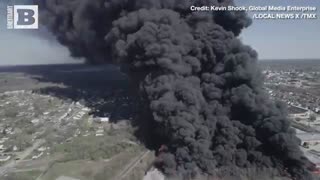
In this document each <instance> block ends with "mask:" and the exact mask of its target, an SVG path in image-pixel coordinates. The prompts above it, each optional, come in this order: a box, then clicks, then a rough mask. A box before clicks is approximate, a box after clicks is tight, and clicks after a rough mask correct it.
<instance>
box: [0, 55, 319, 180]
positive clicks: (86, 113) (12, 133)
mask: <svg viewBox="0 0 320 180" xmlns="http://www.w3.org/2000/svg"><path fill="white" fill-rule="evenodd" d="M279 63H280V64H279ZM314 63H318V64H316V65H315V64H314ZM29 68H30V67H29ZM41 68H42V67H37V68H30V69H33V70H30V71H29V70H26V69H28V68H21V69H19V67H15V68H2V69H0V83H1V86H0V87H1V88H0V155H1V156H0V164H1V166H0V176H1V179H4V180H34V179H36V180H67V179H70V180H71V179H72V180H73V179H74V180H100V179H115V180H118V179H130V180H134V179H137V180H138V179H141V178H142V177H143V176H144V175H145V173H146V171H148V170H150V165H151V164H152V161H153V160H154V153H152V152H150V151H149V150H147V149H146V148H145V147H144V146H143V145H141V144H140V143H139V141H138V140H136V137H135V136H134V135H133V132H134V128H133V127H131V125H130V120H131V119H132V118H133V113H132V112H133V111H134V106H133V105H132V102H134V100H133V98H132V97H130V96H129V95H128V92H126V91H124V89H125V88H123V86H122V85H119V84H114V82H115V81H116V80H117V79H116V78H115V77H108V78H109V80H107V81H108V82H105V83H104V84H105V85H106V86H108V88H107V89H101V91H99V90H97V89H99V87H96V88H93V87H94V85H92V86H91V89H85V88H84V87H85V86H81V85H79V84H78V83H75V84H72V83H74V82H73V79H72V78H75V79H76V78H78V77H79V76H82V75H83V74H85V73H86V72H90V71H100V69H94V68H93V69H92V68H91V69H88V68H86V67H85V66H79V67H76V69H78V71H77V72H78V73H81V74H82V75H79V74H77V73H76V72H75V73H74V74H73V76H74V77H72V76H70V77H69V79H68V81H66V82H63V81H60V79H59V78H57V76H55V75H54V76H51V75H52V74H51V75H50V77H49V76H48V77H44V73H43V72H42V71H41ZM46 68H47V67H46ZM46 68H44V69H46ZM34 69H37V70H36V71H34ZM53 69H55V68H53ZM56 69H61V67H59V68H56ZM261 69H262V70H263V74H264V76H265V79H266V80H265V88H266V92H267V93H269V95H270V96H271V97H272V98H273V99H274V100H279V101H282V102H283V103H285V104H287V107H288V108H287V109H288V113H289V116H288V118H290V119H291V120H292V126H293V128H295V129H296V132H297V136H298V138H300V139H301V149H302V151H303V152H304V153H305V155H306V156H307V157H308V158H309V159H310V160H311V161H312V162H313V163H315V164H316V165H317V166H319V168H320V109H319V108H320V92H319V91H317V89H319V88H320V81H319V79H320V78H319V77H320V73H319V72H320V65H319V62H310V63H309V64H308V63H299V62H291V61H289V62H274V61H270V62H263V63H261ZM71 70H72V67H69V66H68V67H66V69H64V71H62V70H61V71H59V72H58V73H59V74H60V76H61V79H63V77H66V76H65V75H66V73H67V72H69V71H71ZM44 72H47V70H44ZM50 73H53V72H49V73H48V74H50ZM104 73H105V72H102V74H104ZM85 76H86V75H83V77H85ZM52 77H54V78H52ZM80 79H81V78H80ZM110 79H111V80H110ZM78 81H80V80H78ZM81 81H83V80H81ZM70 82H72V83H70ZM90 82H92V81H90ZM79 83H83V82H79ZM98 84H101V83H100V82H99V83H98ZM153 172H154V173H157V174H160V173H159V172H158V171H156V170H155V171H153ZM315 173H317V172H315ZM148 176H152V175H150V173H148V174H147V175H146V177H145V178H146V179H148ZM158 176H159V175H158Z"/></svg>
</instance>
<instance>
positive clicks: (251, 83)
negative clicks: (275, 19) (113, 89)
mask: <svg viewBox="0 0 320 180" xmlns="http://www.w3.org/2000/svg"><path fill="white" fill-rule="evenodd" d="M36 3H37V4H39V5H40V6H41V9H42V11H41V14H40V16H41V18H43V19H42V22H43V23H44V24H45V25H46V26H47V27H48V29H50V31H52V32H53V34H55V35H56V37H57V39H58V40H59V42H61V43H62V44H63V45H65V46H67V47H68V48H69V49H70V52H71V54H72V56H74V57H85V58H86V59H87V61H88V62H90V63H94V64H97V63H114V64H119V65H120V66H121V67H122V70H123V71H124V72H126V73H127V74H128V75H129V76H130V77H133V78H132V79H133V82H135V83H136V86H137V88H138V89H139V93H140V95H141V99H142V100H141V102H143V104H142V106H144V108H145V109H146V110H147V111H146V114H144V115H143V116H144V117H145V119H144V120H143V121H142V123H143V124H141V126H146V127H147V128H146V129H149V133H150V134H149V135H146V136H149V137H152V138H151V140H152V141H153V142H156V144H158V146H160V145H164V146H166V151H164V152H163V153H161V154H159V159H160V161H161V164H162V166H161V167H162V170H163V171H164V172H165V173H166V174H168V175H176V176H181V177H183V179H188V178H190V177H194V176H195V175H197V174H206V175H208V176H212V177H213V176H223V174H224V175H226V174H227V175H232V174H235V175H237V173H238V171H239V169H240V170H241V169H264V168H271V169H275V170H276V171H277V173H278V174H279V175H283V176H287V177H292V178H294V179H299V180H304V179H306V180H308V179H311V174H310V172H309V170H308V167H310V166H311V163H310V162H309V161H308V160H307V159H306V158H305V157H304V156H303V154H302V152H301V151H300V149H299V140H298V139H297V138H296V136H295V132H294V131H293V130H292V129H291V128H290V123H289V120H288V119H287V114H286V111H285V110H284V108H283V107H282V106H281V105H279V104H278V103H274V102H272V101H270V100H269V99H268V96H267V95H266V94H265V92H264V91H263V88H262V82H263V81H262V77H261V74H260V71H259V69H258V68H257V62H256V61H257V54H256V52H255V51H254V50H252V49H251V48H250V47H248V46H245V45H243V44H242V43H241V42H240V40H239V39H238V38H237V36H238V35H239V34H240V33H241V30H242V29H243V28H245V27H248V26H249V25H250V24H251V20H250V19H249V18H248V17H247V16H246V14H245V13H244V12H227V11H224V12H191V11H190V6H191V5H197V6H201V5H215V6H227V5H233V1H232V0H201V1H200V0H199V1H191V0H43V1H37V2H36ZM219 170H223V173H222V175H221V174H220V175H219V173H218V171H219Z"/></svg>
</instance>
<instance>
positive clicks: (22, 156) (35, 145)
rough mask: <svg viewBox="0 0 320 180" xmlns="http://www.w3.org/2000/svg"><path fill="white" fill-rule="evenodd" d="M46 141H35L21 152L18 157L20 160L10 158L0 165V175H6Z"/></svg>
mask: <svg viewBox="0 0 320 180" xmlns="http://www.w3.org/2000/svg"><path fill="white" fill-rule="evenodd" d="M44 142H45V141H44V140H36V142H35V143H33V145H32V146H31V147H29V148H27V149H26V150H24V151H23V152H21V153H19V155H17V157H16V158H19V160H14V159H12V160H10V161H9V162H7V163H6V164H4V165H3V166H1V167H0V177H1V176H3V175H5V174H6V173H7V172H9V171H10V170H11V169H13V168H14V167H15V166H16V165H17V164H19V163H20V162H21V161H23V159H25V158H26V157H28V156H29V155H30V154H31V153H32V152H33V151H34V150H35V149H38V147H39V146H41V145H42V144H43V143H44Z"/></svg>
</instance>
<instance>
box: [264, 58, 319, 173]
mask: <svg viewBox="0 0 320 180" xmlns="http://www.w3.org/2000/svg"><path fill="white" fill-rule="evenodd" d="M262 69H263V73H264V76H265V78H266V80H265V88H266V91H267V92H268V93H269V95H270V96H271V97H272V98H273V99H274V100H280V101H282V102H284V103H285V104H287V109H288V113H289V118H290V119H291V121H292V126H293V127H294V128H295V129H296V132H297V137H298V138H299V139H300V140H301V149H302V150H303V152H304V153H305V155H306V156H307V157H308V158H309V159H310V160H311V161H312V162H313V163H315V164H316V165H317V167H320V91H319V88H320V80H319V79H320V65H319V62H317V61H311V60H310V61H303V60H301V61H298V60H296V61H266V62H262Z"/></svg>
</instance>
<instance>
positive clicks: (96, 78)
mask: <svg viewBox="0 0 320 180" xmlns="http://www.w3.org/2000/svg"><path fill="white" fill-rule="evenodd" d="M0 72H8V73H24V74H26V75H27V76H30V77H31V78H33V79H35V80H36V81H37V82H39V83H52V84H54V85H53V86H48V87H45V88H39V89H36V90H34V91H35V92H37V93H40V94H45V95H51V96H55V97H58V98H60V99H64V100H67V101H79V102H80V103H82V104H85V105H86V106H87V107H89V108H91V114H92V115H93V116H97V117H106V116H108V117H110V120H111V121H114V122H116V121H119V120H122V119H131V117H132V116H133V114H134V111H135V110H134V107H135V105H134V102H135V100H134V96H133V95H132V94H131V92H130V90H129V83H128V79H127V77H126V76H125V75H124V74H122V73H121V72H120V70H119V68H117V67H115V66H112V65H104V66H93V65H84V64H67V65H66V64H64V65H37V66H12V67H1V68H0Z"/></svg>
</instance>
